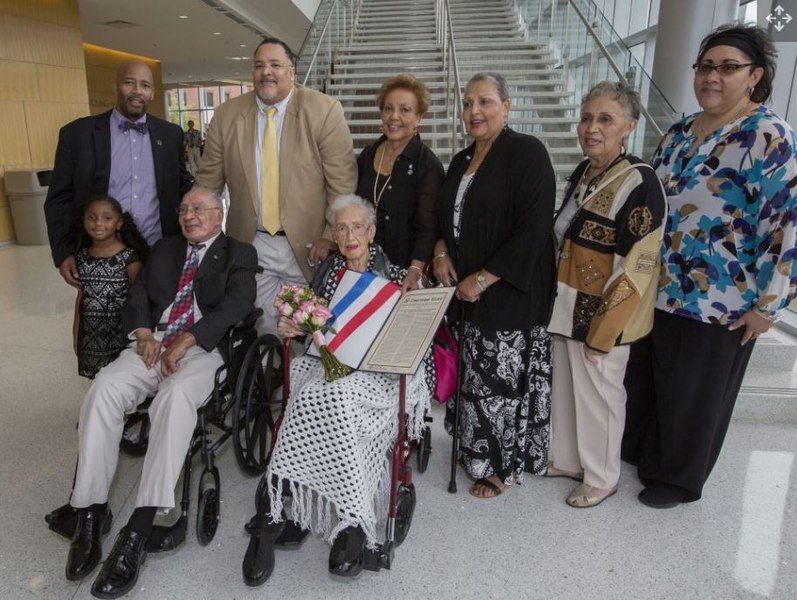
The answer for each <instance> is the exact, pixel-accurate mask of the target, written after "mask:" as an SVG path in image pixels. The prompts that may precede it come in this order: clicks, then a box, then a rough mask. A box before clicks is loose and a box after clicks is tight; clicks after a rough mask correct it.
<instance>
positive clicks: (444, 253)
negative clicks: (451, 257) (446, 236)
mask: <svg viewBox="0 0 797 600" xmlns="http://www.w3.org/2000/svg"><path fill="white" fill-rule="evenodd" d="M445 256H448V252H446V251H445V250H444V251H443V252H441V253H440V254H435V255H434V258H433V259H432V260H437V259H438V258H443V257H445Z"/></svg>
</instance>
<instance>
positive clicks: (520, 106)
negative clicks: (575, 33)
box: [449, 0, 583, 188]
mask: <svg viewBox="0 0 797 600" xmlns="http://www.w3.org/2000/svg"><path fill="white" fill-rule="evenodd" d="M449 4H450V7H451V24H452V27H453V33H454V42H455V44H456V51H457V59H458V66H459V72H460V78H461V81H462V83H463V85H464V84H465V82H467V81H468V79H470V78H471V77H472V76H473V75H475V74H476V73H479V72H485V71H492V72H497V73H500V74H501V75H503V76H504V78H505V79H506V80H507V84H508V85H509V96H510V99H511V102H512V107H511V110H510V113H509V125H510V127H512V128H513V129H515V130H516V131H520V132H523V133H528V134H531V135H534V136H535V137H537V138H538V139H540V141H542V142H543V143H544V144H545V146H546V147H547V149H548V153H549V154H550V156H551V161H552V162H553V165H554V170H555V171H556V174H557V178H558V179H559V180H560V186H559V187H560V188H561V187H562V185H561V181H562V180H563V179H564V178H565V177H567V176H568V175H570V173H571V172H572V171H573V169H574V168H575V166H576V165H577V164H578V163H579V162H580V161H581V159H582V158H583V153H582V152H581V149H580V147H579V145H578V141H577V138H576V133H575V125H576V123H577V118H576V114H577V110H578V104H577V103H576V102H575V100H574V99H573V92H572V91H570V90H569V87H568V77H567V73H566V72H565V70H564V68H562V67H561V63H560V61H559V60H558V59H557V58H556V57H555V56H554V51H553V49H552V48H551V47H550V46H549V45H548V44H546V43H540V42H532V41H528V40H527V39H526V33H525V31H526V28H525V27H524V26H523V25H522V23H521V20H520V15H519V14H518V13H517V11H516V9H515V8H514V3H513V2H511V1H508V0H483V1H480V2H472V1H470V0H449Z"/></svg>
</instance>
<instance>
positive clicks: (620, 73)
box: [552, 0, 664, 137]
mask: <svg viewBox="0 0 797 600" xmlns="http://www.w3.org/2000/svg"><path fill="white" fill-rule="evenodd" d="M568 4H570V6H571V7H572V8H573V10H574V11H575V12H576V15H578V18H579V19H581V21H582V23H584V26H585V27H586V28H587V32H588V33H589V34H590V35H591V36H592V39H593V41H594V42H595V45H596V46H597V47H598V49H599V50H600V51H601V54H603V57H604V58H605V59H606V62H608V63H609V66H610V67H611V68H612V70H613V71H614V72H615V74H616V75H617V77H618V78H619V80H620V81H621V82H623V83H624V84H626V85H630V84H629V83H628V79H626V77H625V74H624V73H623V71H622V69H620V67H619V66H618V65H617V63H616V62H615V61H614V59H613V58H612V56H611V54H610V53H609V50H608V49H607V48H606V46H605V45H604V44H603V42H602V41H601V40H600V37H599V36H598V33H597V32H596V31H595V28H594V27H593V26H592V23H590V22H589V20H588V19H587V18H586V16H584V13H582V12H581V9H580V8H578V6H576V3H575V2H574V1H573V0H568ZM552 12H553V11H552ZM642 114H643V115H644V116H645V120H646V122H647V124H648V125H650V126H652V127H653V129H654V130H655V132H656V134H657V135H658V136H660V137H661V136H663V135H664V132H663V131H662V129H661V128H660V127H659V126H658V124H657V123H656V121H655V120H654V119H653V117H652V116H651V115H650V113H649V112H648V109H647V108H646V107H645V106H644V105H642Z"/></svg>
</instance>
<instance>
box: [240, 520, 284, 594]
mask: <svg viewBox="0 0 797 600" xmlns="http://www.w3.org/2000/svg"><path fill="white" fill-rule="evenodd" d="M284 528H285V521H280V522H279V523H267V522H266V518H265V517H257V516H254V517H252V520H251V521H249V523H247V525H246V532H247V533H248V534H249V536H250V537H249V546H247V548H246V554H245V555H244V562H243V564H242V565H241V570H242V572H243V577H244V583H245V584H246V585H248V586H250V587H257V586H259V585H263V584H264V583H266V580H268V578H269V577H271V573H273V572H274V544H275V542H276V540H277V538H278V537H279V535H280V534H281V533H282V530H283V529H284Z"/></svg>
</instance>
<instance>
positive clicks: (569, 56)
mask: <svg viewBox="0 0 797 600" xmlns="http://www.w3.org/2000/svg"><path fill="white" fill-rule="evenodd" d="M513 1H514V5H515V8H516V10H517V11H518V12H519V13H520V15H521V21H522V22H523V23H524V25H525V29H526V36H527V38H529V39H535V40H537V41H540V42H548V43H551V44H552V45H553V46H554V47H555V48H556V49H557V50H558V51H559V53H560V57H561V60H562V64H563V67H565V68H566V70H567V73H568V75H569V78H570V82H571V85H572V86H573V91H574V93H575V96H576V98H577V99H579V98H581V97H582V96H583V95H584V94H585V93H586V92H587V91H588V90H589V88H590V87H592V85H594V84H595V83H597V82H598V81H600V80H602V79H614V80H620V81H623V82H626V83H628V84H629V85H631V86H632V87H633V88H634V89H636V90H637V91H639V93H640V96H641V98H642V106H643V111H642V117H643V118H642V119H640V123H639V126H638V127H637V129H636V131H635V132H634V134H633V137H632V140H630V144H629V146H630V148H631V149H632V151H633V152H634V153H635V154H638V155H639V156H642V157H647V156H650V154H651V153H652V151H653V150H654V148H655V147H656V145H657V144H658V142H659V140H660V139H661V135H662V131H663V130H666V129H667V128H668V127H669V125H670V124H671V123H672V122H673V121H675V120H676V119H677V118H678V116H679V115H678V113H676V112H675V110H674V109H673V107H672V106H671V105H670V103H669V102H668V101H667V99H666V98H665V96H664V94H662V92H661V90H659V88H658V87H657V86H656V85H655V83H654V82H653V81H652V80H651V79H650V76H649V75H648V74H647V73H646V72H645V69H644V67H643V66H642V65H641V64H640V62H639V61H638V60H637V59H636V57H635V56H634V54H633V52H632V51H631V49H630V48H629V47H628V46H627V45H626V44H625V42H624V41H623V39H622V38H621V37H620V36H619V35H618V34H617V32H616V31H615V30H614V28H613V26H612V24H611V22H609V20H608V19H606V18H605V16H604V15H603V14H602V13H601V11H600V9H599V8H598V6H597V5H596V4H595V2H594V1H593V0H513Z"/></svg>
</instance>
